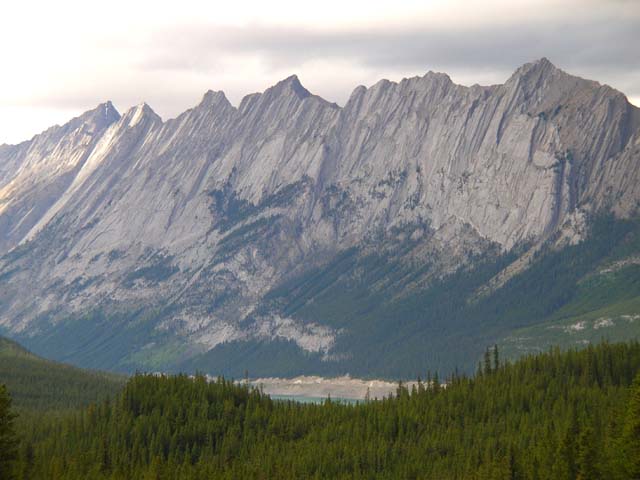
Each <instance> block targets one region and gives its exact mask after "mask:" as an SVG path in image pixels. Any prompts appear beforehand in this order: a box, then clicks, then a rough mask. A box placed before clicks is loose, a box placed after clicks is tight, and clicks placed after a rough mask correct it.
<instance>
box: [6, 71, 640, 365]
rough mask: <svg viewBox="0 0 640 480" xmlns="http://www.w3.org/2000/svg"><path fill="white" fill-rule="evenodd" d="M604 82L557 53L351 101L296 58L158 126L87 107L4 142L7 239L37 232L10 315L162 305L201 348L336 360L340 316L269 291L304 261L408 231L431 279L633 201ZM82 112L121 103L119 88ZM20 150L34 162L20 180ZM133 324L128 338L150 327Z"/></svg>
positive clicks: (14, 288) (637, 176) (631, 150)
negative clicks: (290, 69) (76, 118)
mask: <svg viewBox="0 0 640 480" xmlns="http://www.w3.org/2000/svg"><path fill="white" fill-rule="evenodd" d="M609 100H610V96H609V93H608V92H607V91H606V89H603V88H601V87H600V86H599V85H598V84H596V83H595V82H589V81H586V80H582V79H580V78H578V77H573V76H571V75H569V74H566V73H564V72H562V71H561V70H559V69H557V68H556V67H554V66H553V64H551V62H549V61H548V60H547V59H541V60H538V61H536V62H532V63H529V64H526V65H523V66H522V67H520V68H519V69H518V70H517V71H516V73H515V74H514V75H513V77H512V78H511V79H510V80H509V81H508V82H507V85H500V86H498V85H496V86H493V87H477V88H476V87H471V88H467V87H462V86H457V85H455V84H454V83H453V82H452V81H451V79H450V78H449V76H448V75H446V74H443V73H436V72H428V73H426V74H425V75H423V76H415V77H412V78H408V79H405V80H402V81H400V82H391V81H389V80H382V81H380V82H378V83H376V84H375V85H373V86H371V87H369V88H368V89H367V88H365V87H363V86H361V87H358V88H356V89H355V90H354V91H353V93H352V95H351V98H350V100H349V102H348V103H347V105H345V107H344V108H343V109H340V110H338V108H339V107H336V109H334V108H331V106H330V104H328V102H326V101H324V100H322V99H321V98H320V97H317V96H315V95H313V94H312V93H310V92H309V91H308V90H307V89H306V88H305V87H304V86H302V84H301V83H300V80H299V79H298V77H297V76H295V75H293V76H290V77H288V78H286V79H284V80H282V81H280V82H278V83H277V84H276V85H274V86H272V87H270V88H268V89H266V90H265V91H264V92H262V93H255V94H251V95H248V96H246V97H244V99H243V100H242V103H241V104H240V106H239V107H238V109H234V107H233V106H231V105H230V104H229V102H228V100H227V99H226V97H225V95H224V93H223V92H215V91H211V90H210V91H208V92H206V93H205V94H204V96H203V97H202V101H201V102H200V104H199V105H198V106H196V107H194V108H192V109H191V110H188V111H187V112H185V113H184V114H182V115H180V116H179V117H178V118H176V119H173V120H169V121H167V122H165V123H163V124H162V125H160V124H156V123H153V122H161V121H162V120H161V119H160V117H159V116H157V115H156V114H155V113H154V112H153V110H152V109H151V108H150V107H149V106H148V105H146V104H144V103H143V104H140V105H138V106H136V107H133V108H131V109H129V110H128V111H127V112H126V113H125V114H124V115H123V117H122V118H121V119H120V121H119V122H118V124H117V125H116V126H114V127H113V128H108V129H106V130H104V131H99V130H98V129H95V128H85V126H84V125H76V128H75V129H74V130H68V131H66V132H62V133H56V134H55V135H53V134H51V135H47V136H43V138H42V139H39V140H37V141H36V142H33V145H27V146H25V147H24V148H22V149H17V148H16V149H13V150H11V149H6V148H5V149H0V168H4V170H0V177H2V175H4V177H5V178H6V179H7V181H8V182H13V183H12V184H11V186H10V188H7V189H5V192H6V193H5V196H4V197H1V198H0V207H2V208H4V210H2V209H1V208H0V233H5V232H8V233H9V235H6V237H7V239H6V241H4V243H3V242H1V241H0V253H7V252H9V251H10V250H11V248H13V247H14V246H15V245H19V243H18V242H20V239H22V238H25V235H27V233H26V232H34V235H33V237H29V238H32V242H29V243H30V245H29V248H28V249H26V247H25V250H24V252H23V253H24V254H23V255H22V256H20V257H19V258H18V260H19V262H18V263H15V264H13V263H12V264H10V263H9V261H8V260H6V261H5V260H2V259H0V287H1V288H0V325H1V326H3V327H6V328H7V329H8V330H11V331H13V330H15V331H18V329H20V328H24V329H25V331H26V330H28V328H29V326H30V325H31V324H32V323H33V325H35V327H34V328H38V327H40V326H41V325H39V324H38V322H40V321H41V320H40V319H43V318H44V319H45V320H42V322H46V319H47V318H50V319H52V322H51V324H52V325H54V326H55V322H53V320H56V321H57V320H59V319H60V320H62V319H64V318H65V316H68V315H76V314H77V316H80V315H82V314H84V312H85V311H88V310H90V309H91V308H94V307H95V306H96V305H100V306H101V308H102V306H104V310H105V312H106V313H107V314H110V312H111V311H114V312H115V311H127V310H128V309H130V308H135V309H137V310H136V311H139V310H140V309H146V308H147V307H148V308H155V307H156V306H158V305H160V310H158V311H160V313H158V314H157V315H156V314H154V315H153V318H154V322H156V321H157V322H158V323H157V328H158V331H162V332H168V333H167V335H168V336H170V335H173V334H175V336H176V337H178V338H179V341H180V342H184V344H185V346H186V347H185V348H188V349H190V350H193V351H196V350H198V349H200V348H202V349H213V348H215V347H216V345H219V344H224V343H226V344H228V345H231V344H232V343H233V342H234V341H236V342H244V341H254V340H255V341H263V340H265V339H272V338H284V339H287V340H292V339H293V340H294V341H295V342H299V343H298V344H299V345H301V348H302V349H303V350H304V349H306V351H311V352H318V351H322V352H328V357H327V358H329V357H330V354H331V352H330V351H329V350H331V349H332V348H333V347H332V345H333V344H334V343H333V342H334V341H337V340H336V339H338V340H339V337H340V335H341V334H340V333H339V332H340V331H342V330H341V329H342V327H343V325H341V324H340V323H339V322H337V321H336V322H335V323H327V324H326V325H325V324H324V323H323V322H325V319H324V312H319V314H318V316H316V317H305V316H303V314H302V313H301V314H300V315H301V316H296V315H298V314H297V313H296V314H295V315H294V314H293V313H291V315H293V316H292V317H291V318H289V315H290V313H286V312H285V313H286V318H285V313H283V312H284V310H283V312H280V313H278V312H275V310H274V311H272V310H271V308H272V307H273V305H272V304H271V303H269V304H268V298H267V297H265V295H267V294H268V292H269V291H270V290H271V289H274V288H276V287H278V285H280V283H281V282H283V281H284V280H286V279H288V278H292V275H293V274H294V273H295V274H297V273H302V274H304V273H305V272H306V271H307V269H312V268H315V267H316V266H317V267H318V268H323V265H325V264H326V262H329V261H331V259H332V258H342V257H340V255H342V253H343V252H345V251H351V249H359V248H367V249H368V248H371V249H376V250H380V251H381V252H385V251H386V250H385V249H386V248H394V249H395V247H396V246H398V244H397V242H404V243H402V245H405V244H406V245H407V246H411V252H409V251H408V250H406V252H408V253H406V255H407V257H406V258H404V257H403V258H401V259H400V260H402V262H403V263H404V262H405V260H406V261H407V264H413V263H416V264H424V262H425V261H427V260H426V259H427V258H428V259H429V260H428V261H429V262H431V263H432V265H431V263H430V266H429V273H428V274H425V275H434V277H433V278H435V276H440V275H446V274H447V273H448V272H450V271H453V270H454V269H455V268H457V267H458V266H459V265H465V262H471V261H472V259H473V258H479V256H480V255H482V254H484V253H486V252H490V251H493V250H492V249H496V251H497V249H500V251H501V252H502V251H513V247H514V246H518V245H524V244H526V245H529V244H537V243H536V242H540V244H542V242H544V241H546V239H549V238H551V237H550V236H551V235H552V234H555V233H558V232H559V229H560V228H564V227H563V225H565V223H566V221H573V224H575V225H576V227H575V228H576V233H575V235H573V236H572V237H571V238H577V239H579V238H580V235H582V233H583V230H581V229H582V228H583V224H582V223H581V221H580V219H581V218H585V219H587V217H588V216H589V215H590V213H591V212H592V211H597V209H598V208H600V207H601V206H606V205H610V204H612V202H616V204H619V205H622V207H624V208H620V209H618V210H617V211H616V212H618V211H619V212H622V213H621V215H622V214H623V213H624V212H626V211H630V209H631V207H632V206H633V205H635V203H636V202H637V201H638V199H640V189H638V187H637V185H640V169H639V168H638V165H640V158H639V157H638V153H637V149H635V147H634V144H632V143H630V141H629V138H631V137H630V135H631V134H633V135H638V134H640V132H638V130H637V124H636V123H634V122H633V121H629V120H628V117H629V113H628V112H627V110H629V111H630V112H631V113H633V112H634V111H635V110H633V109H627V108H626V105H624V104H622V102H613V103H612V102H610V101H609ZM86 115H87V116H86V118H94V117H95V118H98V119H99V118H106V119H109V121H111V120H113V119H114V118H117V117H118V114H117V112H115V109H114V108H113V106H112V105H111V104H110V103H108V102H107V103H105V104H101V105H100V106H99V107H98V108H96V109H94V110H93V111H91V112H88V113H87V114H86ZM634 118H635V117H634ZM632 120H633V118H632ZM130 126H133V127H135V128H129V127H130ZM59 130H62V129H59ZM54 137H55V138H54ZM94 137H95V138H94ZM98 137H99V138H98ZM634 138H636V137H634ZM43 165H46V166H48V168H47V169H43V168H42V166H43ZM5 166H6V167H5ZM25 166H33V168H32V169H31V170H29V172H32V173H33V174H30V175H29V176H28V177H27V176H24V178H20V179H18V180H19V181H13V180H12V178H13V177H14V176H15V175H16V173H15V172H21V171H27V170H25ZM62 167H64V168H62ZM41 172H42V173H41ZM36 174H37V175H36ZM34 186H35V188H34ZM3 201H4V203H3ZM3 205H7V207H3ZM34 205H35V206H36V208H33V206H34ZM52 205H54V207H52ZM627 206H629V207H628V208H627ZM578 210H580V211H578ZM586 221H587V220H584V222H586ZM584 222H583V223H584ZM34 226H36V227H35V228H34ZM40 227H41V228H40ZM0 240H2V239H1V236H0ZM23 245H24V244H23ZM394 251H395V250H394ZM402 252H405V250H404V247H403V248H402ZM515 254H517V252H516V253H514V255H515ZM402 255H405V253H402ZM7 258H9V257H7ZM16 265H18V266H16ZM22 265H23V266H24V268H23V267H21V266H22ZM20 268H22V270H20ZM14 272H15V273H14ZM429 278H431V277H424V279H423V278H422V277H421V279H420V280H416V281H419V282H423V280H424V282H427V281H429ZM3 279H4V280H3ZM34 286H35V287H34ZM34 289H35V292H34V291H33V290H34ZM42 298H47V302H45V303H43V302H41V301H39V300H38V299H42ZM165 299H169V300H167V302H170V303H167V305H166V306H163V305H162V302H163V301H165ZM41 305H44V307H41ZM165 307H166V308H165ZM42 308H45V309H47V310H46V311H43V310H42ZM274 312H275V313H274ZM276 313H277V314H278V315H280V316H274V315H275V314H276ZM272 314H273V315H272ZM47 315H48V316H47ZM294 317H295V318H294ZM83 318H84V317H83ZM149 318H151V317H149ZM304 322H316V323H311V324H305V323H304ZM305 325H306V326H305ZM327 325H330V326H331V327H329V326H327ZM344 327H345V329H346V330H345V332H347V334H351V333H353V334H354V335H355V334H356V333H357V332H355V331H354V332H349V331H348V329H349V325H346V326H344ZM43 328H44V327H43ZM51 328H53V327H51ZM153 328H155V324H154V326H153ZM124 330H126V329H124V328H123V331H124ZM158 338H159V337H158ZM64 340H65V341H67V339H66V338H65V339H64ZM71 340H72V339H69V342H71ZM138 340H139V341H140V342H143V343H141V344H140V345H138V344H136V346H135V347H131V348H130V350H129V351H128V352H126V354H129V353H132V352H134V351H141V350H140V348H142V347H143V346H144V345H146V344H147V343H149V338H147V336H146V333H143V334H140V337H139V339H138ZM138 340H136V341H138ZM162 341H164V340H162V339H159V340H158V342H162ZM265 341H268V340H265ZM158 345H160V343H158ZM154 348H155V347H154ZM159 348H161V347H159ZM225 348H226V347H225ZM229 348H232V347H229ZM135 349H138V350H135ZM319 349H320V350H319ZM158 351H160V350H158ZM340 353H344V354H345V355H349V354H350V352H349V351H345V352H340ZM336 358H338V357H336Z"/></svg>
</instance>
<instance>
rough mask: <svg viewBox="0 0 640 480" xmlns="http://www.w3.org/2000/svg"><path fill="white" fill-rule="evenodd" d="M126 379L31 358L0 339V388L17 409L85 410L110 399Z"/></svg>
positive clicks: (25, 351)
mask: <svg viewBox="0 0 640 480" xmlns="http://www.w3.org/2000/svg"><path fill="white" fill-rule="evenodd" d="M125 382H126V377H124V376H120V375H114V374H110V373H104V372H94V371H89V370H82V369H79V368H76V367H72V366H70V365H65V364H62V363H57V362H51V361H48V360H45V359H43V358H40V357H38V356H36V355H33V354H32V353H30V352H29V351H27V350H25V349H24V348H22V347H21V346H20V345H18V344H17V343H15V342H13V341H11V340H8V339H6V338H2V337H0V384H5V385H6V386H7V388H8V390H9V393H10V394H11V396H12V397H13V405H14V406H15V407H17V408H19V409H29V410H59V409H68V408H75V407H80V406H86V405H88V404H89V403H91V402H97V401H101V400H103V399H105V398H107V397H108V396H114V395H115V394H117V392H118V391H119V390H120V388H122V386H123V385H124V383H125Z"/></svg>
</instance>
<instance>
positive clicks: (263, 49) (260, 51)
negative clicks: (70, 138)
mask: <svg viewBox="0 0 640 480" xmlns="http://www.w3.org/2000/svg"><path fill="white" fill-rule="evenodd" d="M610 5H611V7H610V10H609V11H607V12H605V13H603V12H602V11H599V12H598V14H597V16H596V14H595V13H594V14H593V15H591V16H589V15H581V16H576V18H575V19H565V18H554V17H553V15H552V14H553V12H551V13H550V18H549V19H548V20H544V21H537V22H527V23H522V24H519V25H513V24H510V25H492V24H485V25H479V26H477V27H475V28H472V29H461V28H456V27H455V26H454V27H451V26H447V27H446V28H445V27H441V28H434V27H424V28H423V27H421V26H420V25H416V24H414V25H410V26H407V27H405V28H393V29H389V28H372V29H367V30H357V31H338V32H335V31H326V30H310V29H304V28H275V27H265V26H250V27H244V28H230V27H226V28H219V27H218V28H213V27H211V28H207V27H199V28H194V27H193V26H185V27H178V28H174V29H171V30H167V31H163V32H157V34H156V35H155V36H152V37H151V40H150V45H153V46H154V52H153V54H152V55H151V56H150V57H149V58H148V60H146V61H145V62H144V63H143V64H140V65H139V68H142V69H151V70H154V69H160V70H166V69H200V70H202V71H211V70H215V69H216V68H219V67H220V59H221V57H233V56H243V55H257V56H259V57H260V58H262V59H263V60H264V62H265V64H266V65H267V66H268V67H270V68H272V69H274V70H279V69H283V68H287V69H289V70H295V69H296V68H298V67H299V66H300V65H302V64H303V63H304V62H306V61H309V60H316V59H323V60H333V59H342V60H346V61H350V62H354V63H355V64H358V65H362V66H365V67H369V68H372V69H380V70H384V69H394V70H401V69H410V70H415V69H416V68H418V69H423V70H424V71H426V70H429V69H431V68H438V69H441V70H444V71H456V70H461V69H463V70H465V71H469V70H473V69H484V70H493V71H496V72H508V71H513V70H514V69H515V68H516V67H518V66H519V65H521V64H522V63H525V62H527V61H531V60H533V59H536V58H540V57H542V56H546V57H549V58H550V59H551V60H552V61H553V62H554V63H556V64H557V65H558V66H560V67H562V68H565V69H566V70H569V71H573V72H580V73H582V74H586V75H587V76H589V75H590V72H593V74H595V73H598V74H602V73H603V72H604V73H605V74H606V78H604V79H603V78H597V77H595V79H597V80H603V81H605V82H613V83H615V84H616V85H624V86H627V88H631V90H632V91H626V92H625V93H627V94H629V95H635V94H640V86H639V85H637V82H636V80H637V76H635V77H634V80H633V81H629V79H628V78H627V80H625V78H626V77H629V76H630V75H631V74H632V73H633V72H634V71H636V72H637V71H640V55H638V54H637V45H638V44H640V8H638V9H633V11H632V12H631V14H629V11H628V9H627V10H626V11H625V12H618V11H617V10H616V8H615V3H610ZM636 10H637V12H636ZM622 13H624V15H623V14H622ZM593 74H591V76H592V77H594V75H593ZM616 85H614V86H616Z"/></svg>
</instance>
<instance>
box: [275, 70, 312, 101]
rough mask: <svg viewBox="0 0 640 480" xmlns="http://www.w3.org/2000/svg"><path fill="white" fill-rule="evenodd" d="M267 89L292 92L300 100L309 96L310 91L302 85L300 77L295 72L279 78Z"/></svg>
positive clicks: (282, 92)
mask: <svg viewBox="0 0 640 480" xmlns="http://www.w3.org/2000/svg"><path fill="white" fill-rule="evenodd" d="M269 90H270V91H273V92H277V93H280V94H288V93H294V94H295V95H296V96H297V97H298V98H299V99H301V100H303V99H305V98H307V97H310V96H311V92H309V90H307V89H306V88H304V86H302V83H300V79H299V78H298V76H297V75H295V74H294V75H290V76H288V77H287V78H285V79H284V80H280V81H279V82H278V83H276V84H275V85H274V86H273V87H271V88H270V89H269Z"/></svg>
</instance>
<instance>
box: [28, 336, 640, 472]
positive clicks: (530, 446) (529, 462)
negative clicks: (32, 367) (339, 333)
mask: <svg viewBox="0 0 640 480" xmlns="http://www.w3.org/2000/svg"><path fill="white" fill-rule="evenodd" d="M639 371H640V344H638V343H631V344H615V345H611V344H602V345H600V346H598V347H589V348H587V349H585V350H582V351H573V350H572V351H569V352H566V353H561V352H560V351H559V350H555V351H553V352H550V353H546V354H542V355H538V356H533V357H527V358H524V359H522V360H521V361H518V362H517V363H516V364H514V365H500V364H499V366H498V367H497V368H496V362H495V360H493V361H492V360H491V357H490V356H487V362H486V367H485V369H484V371H483V372H482V373H480V374H479V375H478V376H477V377H476V378H474V379H469V378H464V377H458V376H454V377H453V378H451V379H450V380H449V383H448V386H447V387H446V388H443V387H441V386H440V385H439V384H438V383H429V384H420V385H419V386H418V387H417V388H416V389H413V390H412V391H408V390H407V389H405V388H403V387H399V389H398V395H397V396H396V397H395V398H390V399H386V400H384V401H374V402H366V403H363V404H358V405H344V404H340V403H336V402H331V401H327V402H326V403H324V404H322V405H309V404H298V403H293V402H281V401H273V400H271V399H270V398H269V397H267V396H265V395H263V394H261V393H260V392H259V391H256V390H250V389H249V388H248V387H245V386H243V385H238V384H234V383H231V382H228V381H225V380H222V379H219V380H218V381H217V382H213V383H207V381H206V380H205V378H204V377H197V378H188V377H186V376H175V377H158V376H135V377H133V378H132V379H131V380H129V382H128V383H127V385H126V387H125V389H124V390H123V391H122V393H121V394H120V395H119V396H118V397H117V398H116V399H115V400H114V401H112V402H103V403H100V404H99V405H98V406H90V407H88V408H85V409H83V410H82V411H79V412H78V413H77V414H75V415H73V416H70V417H50V418H48V419H45V420H42V419H40V420H39V423H38V424H37V425H31V426H30V427H28V428H24V432H25V433H23V437H24V440H23V447H21V454H20V460H19V463H18V465H17V472H18V478H29V479H33V480H37V479H51V478H55V479H85V478H91V479H96V480H100V479H134V478H135V479H171V480H174V479H217V478H227V479H254V478H255V479H262V478H264V479H267V478H268V479H278V478H282V479H292V478H296V479H305V478H317V479H341V478H344V479H364V478H366V479H373V478H388V479H400V478H401V479H418V478H419V479H438V480H446V479H492V480H493V479H498V480H500V479H510V480H511V479H523V480H524V479H540V480H542V479H553V480H563V479H568V480H576V479H578V478H580V479H591V480H597V479H612V480H615V479H628V478H632V475H633V474H634V472H640V470H638V468H640V457H638V455H637V453H638V452H640V430H638V428H637V425H640V377H638V380H637V381H636V384H635V385H634V386H633V388H632V387H631V385H632V381H633V378H634V377H636V376H637V375H638V372H639ZM24 445H26V447H25V446H24Z"/></svg>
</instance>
